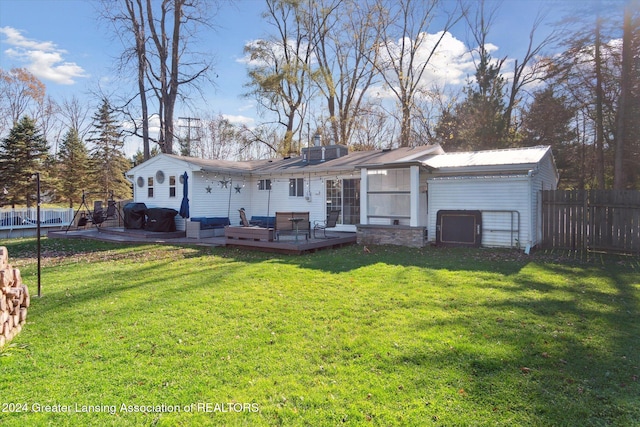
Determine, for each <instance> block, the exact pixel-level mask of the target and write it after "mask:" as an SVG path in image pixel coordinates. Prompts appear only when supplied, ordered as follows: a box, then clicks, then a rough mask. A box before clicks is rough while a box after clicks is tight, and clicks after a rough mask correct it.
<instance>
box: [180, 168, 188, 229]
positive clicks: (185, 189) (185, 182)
mask: <svg viewBox="0 0 640 427" xmlns="http://www.w3.org/2000/svg"><path fill="white" fill-rule="evenodd" d="M182 178H183V183H182V184H183V187H182V203H181V204H180V212H179V214H180V216H181V217H182V218H189V198H188V197H187V196H188V195H189V185H188V182H189V175H187V172H186V171H185V173H184V175H182Z"/></svg>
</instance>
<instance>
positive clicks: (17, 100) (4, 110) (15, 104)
mask: <svg viewBox="0 0 640 427" xmlns="http://www.w3.org/2000/svg"><path fill="white" fill-rule="evenodd" d="M45 92H46V87H45V85H44V83H42V82H41V81H40V80H39V79H38V78H37V77H36V76H34V75H33V74H31V72H29V71H28V70H27V69H25V68H12V69H11V70H9V71H6V70H3V69H0V118H1V120H3V122H0V132H1V131H2V130H3V129H4V128H6V127H13V125H14V124H16V123H18V121H19V120H20V118H21V117H22V116H23V115H24V114H25V113H26V112H27V111H28V110H29V108H30V107H33V106H34V104H41V103H42V102H44V98H45Z"/></svg>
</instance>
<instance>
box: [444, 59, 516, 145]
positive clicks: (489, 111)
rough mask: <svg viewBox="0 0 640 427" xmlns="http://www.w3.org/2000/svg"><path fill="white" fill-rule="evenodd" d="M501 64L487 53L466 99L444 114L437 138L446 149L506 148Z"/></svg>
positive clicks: (481, 61)
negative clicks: (494, 61) (493, 60)
mask: <svg viewBox="0 0 640 427" xmlns="http://www.w3.org/2000/svg"><path fill="white" fill-rule="evenodd" d="M500 68H501V63H500V62H498V63H492V62H491V57H490V56H489V54H488V53H486V52H484V53H483V54H482V55H481V57H480V62H479V64H478V66H477V69H476V75H475V83H476V85H473V84H471V83H470V84H469V85H468V86H467V87H466V88H465V89H464V93H465V95H466V99H465V100H463V101H462V102H460V103H458V104H457V105H455V106H454V107H453V108H452V109H450V110H448V111H443V113H442V115H441V118H440V121H439V122H438V125H437V126H436V138H437V142H439V143H440V144H441V145H442V146H443V147H444V149H445V150H447V151H450V150H486V149H492V148H504V147H506V146H507V145H508V144H507V142H506V141H505V138H504V135H505V134H506V132H505V131H506V129H505V126H506V123H505V117H504V113H505V103H504V84H505V82H504V78H503V77H502V76H501V74H500Z"/></svg>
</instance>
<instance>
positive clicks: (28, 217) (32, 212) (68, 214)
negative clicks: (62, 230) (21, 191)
mask: <svg viewBox="0 0 640 427" xmlns="http://www.w3.org/2000/svg"><path fill="white" fill-rule="evenodd" d="M73 214H74V210H73V209H72V208H68V209H64V208H46V209H45V208H41V209H40V227H66V226H68V225H69V224H70V223H71V220H72V219H73ZM37 217H38V213H37V210H36V208H21V209H0V230H17V229H24V228H36V227H37V226H38V221H37Z"/></svg>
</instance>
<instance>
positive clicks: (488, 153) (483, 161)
mask: <svg viewBox="0 0 640 427" xmlns="http://www.w3.org/2000/svg"><path fill="white" fill-rule="evenodd" d="M545 156H548V161H549V162H550V164H551V167H552V168H553V172H554V173H555V175H556V177H557V176H558V172H557V169H556V167H555V162H554V160H553V155H552V152H551V147H549V146H536V147H527V148H509V149H504V150H485V151H466V152H459V153H445V152H444V151H443V150H442V148H441V147H440V146H439V145H424V146H420V147H413V148H410V147H402V148H396V149H392V150H372V151H355V152H352V153H349V154H347V155H344V156H342V157H338V158H336V159H332V160H327V161H324V162H320V161H312V162H307V161H305V160H303V158H302V157H301V156H296V157H286V158H280V159H267V160H251V161H233V160H210V159H200V158H196V157H183V156H177V155H173V154H160V155H158V156H155V157H153V158H151V159H149V160H147V161H146V162H144V163H142V164H140V165H138V166H136V167H134V168H132V169H131V170H129V171H128V172H127V175H128V176H130V177H131V176H133V175H134V174H135V173H136V172H138V171H139V170H140V169H143V168H147V167H149V166H152V165H153V164H154V163H155V162H157V161H159V160H160V159H170V161H172V162H175V163H176V164H177V165H179V166H180V168H184V169H185V170H186V169H189V170H192V171H198V170H201V171H205V172H217V173H220V172H221V173H228V174H237V175H255V176H261V175H272V174H284V173H335V172H340V171H353V170H355V169H360V168H372V169H375V168H394V167H407V166H410V165H418V166H422V167H425V168H427V169H429V170H431V172H432V173H434V174H438V175H457V174H522V173H527V172H528V171H530V170H536V169H537V168H539V167H540V164H541V162H542V161H543V159H544V158H545Z"/></svg>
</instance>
